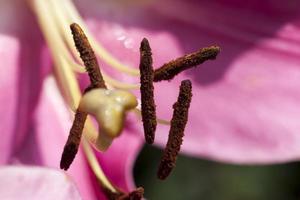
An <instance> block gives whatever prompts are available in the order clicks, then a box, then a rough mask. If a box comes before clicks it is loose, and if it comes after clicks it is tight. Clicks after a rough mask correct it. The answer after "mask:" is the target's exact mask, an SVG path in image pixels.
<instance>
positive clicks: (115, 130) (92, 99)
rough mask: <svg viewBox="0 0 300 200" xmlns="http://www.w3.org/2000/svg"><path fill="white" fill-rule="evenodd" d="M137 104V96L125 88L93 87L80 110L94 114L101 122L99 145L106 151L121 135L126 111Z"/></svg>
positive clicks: (85, 95)
mask: <svg viewBox="0 0 300 200" xmlns="http://www.w3.org/2000/svg"><path fill="white" fill-rule="evenodd" d="M136 106H137V100H136V97H135V96H134V95H133V94H131V93H130V92H128V91H125V90H107V89H92V90H91V91H88V92H87V93H85V94H84V95H83V97H82V99H81V101H80V104H79V107H78V110H80V111H82V112H86V113H88V114H91V115H93V116H94V117H95V118H96V120H97V122H98V124H99V137H98V140H99V141H98V142H97V143H98V144H100V145H98V147H99V148H101V149H100V150H102V151H105V150H106V149H107V148H108V147H109V145H110V144H111V142H112V140H113V139H114V138H115V137H117V136H119V135H120V133H121V131H122V129H123V126H124V119H125V111H128V110H130V109H133V108H135V107H136Z"/></svg>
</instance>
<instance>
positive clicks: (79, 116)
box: [60, 110, 87, 170]
mask: <svg viewBox="0 0 300 200" xmlns="http://www.w3.org/2000/svg"><path fill="white" fill-rule="evenodd" d="M86 117H87V114H86V113H83V112H81V111H78V110H77V111H76V114H75V119H74V122H73V125H72V127H71V130H70V134H69V137H68V140H67V143H66V144H65V147H64V151H63V154H62V157H61V160H60V168H61V169H64V170H67V169H68V168H69V167H70V165H71V163H72V162H73V160H74V158H75V155H76V154H77V151H78V147H79V144H80V140H81V135H82V130H83V128H84V123H85V120H86Z"/></svg>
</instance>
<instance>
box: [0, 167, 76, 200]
mask: <svg viewBox="0 0 300 200" xmlns="http://www.w3.org/2000/svg"><path fill="white" fill-rule="evenodd" d="M0 199H10V200H13V199H23V200H26V199H28V200H39V199H45V200H47V199H49V200H51V199H57V200H76V199H81V197H80V196H79V193H78V191H77V188H76V187H75V185H74V184H73V182H71V179H70V177H68V176H66V174H64V173H63V172H61V171H56V170H54V169H47V168H42V167H25V166H10V167H0Z"/></svg>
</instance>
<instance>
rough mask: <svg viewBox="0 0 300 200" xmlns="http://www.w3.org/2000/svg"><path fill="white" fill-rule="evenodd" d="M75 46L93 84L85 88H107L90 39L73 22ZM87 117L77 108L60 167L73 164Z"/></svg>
mask: <svg viewBox="0 0 300 200" xmlns="http://www.w3.org/2000/svg"><path fill="white" fill-rule="evenodd" d="M70 28H71V31H72V34H73V39H74V42H75V46H76V48H77V50H78V52H79V54H80V58H81V59H82V61H83V63H84V65H85V68H86V71H87V72H88V75H89V77H90V81H91V85H90V86H89V87H87V88H86V89H85V92H88V91H89V90H91V89H94V88H106V85H105V82H104V80H103V77H102V74H101V72H100V69H99V65H98V62H97V59H96V56H95V54H94V51H93V49H92V47H91V45H90V44H89V42H88V39H87V37H86V35H85V34H84V32H83V31H82V29H81V28H80V26H79V25H78V24H75V23H74V24H71V26H70ZM86 118H87V113H85V112H82V111H80V110H78V109H77V110H76V113H75V118H74V121H73V125H72V127H71V130H70V133H69V137H68V139H67V142H66V144H65V146H64V150H63V153H62V157H61V160H60V168H61V169H64V170H67V169H68V168H69V167H70V165H71V164H72V162H73V160H74V158H75V156H76V154H77V152H78V148H79V144H80V140H81V136H82V131H83V128H84V124H85V121H86Z"/></svg>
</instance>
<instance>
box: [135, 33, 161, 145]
mask: <svg viewBox="0 0 300 200" xmlns="http://www.w3.org/2000/svg"><path fill="white" fill-rule="evenodd" d="M139 68H140V74H141V77H140V82H141V86H140V90H141V103H142V105H141V106H142V109H141V110H142V121H143V126H144V134H145V140H146V142H147V143H148V144H152V143H153V142H154V137H155V130H156V125H157V121H156V111H155V108H156V106H155V102H154V87H153V78H154V74H153V67H152V53H151V48H150V45H149V42H148V40H147V39H146V38H144V39H143V40H142V42H141V47H140V66H139Z"/></svg>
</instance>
